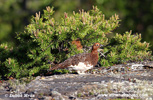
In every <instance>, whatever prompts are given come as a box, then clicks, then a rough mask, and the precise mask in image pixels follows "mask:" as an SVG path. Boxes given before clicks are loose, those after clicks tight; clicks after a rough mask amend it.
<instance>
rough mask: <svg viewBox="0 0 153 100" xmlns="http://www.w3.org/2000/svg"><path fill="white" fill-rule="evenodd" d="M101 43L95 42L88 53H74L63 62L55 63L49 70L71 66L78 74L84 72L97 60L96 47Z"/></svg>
mask: <svg viewBox="0 0 153 100" xmlns="http://www.w3.org/2000/svg"><path fill="white" fill-rule="evenodd" d="M101 46H102V45H101V44H100V43H95V44H94V45H93V46H92V50H91V52H90V53H82V54H77V55H74V56H72V57H70V58H68V59H67V60H65V61H64V62H62V63H60V64H57V65H55V66H54V67H52V68H51V70H55V69H63V68H71V69H73V70H75V71H77V73H78V74H84V72H85V71H87V70H88V69H91V68H93V67H94V66H95V65H96V64H97V62H98V58H99V56H98V51H97V50H98V49H99V48H100V47H101Z"/></svg>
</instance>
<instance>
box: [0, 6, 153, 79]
mask: <svg viewBox="0 0 153 100" xmlns="http://www.w3.org/2000/svg"><path fill="white" fill-rule="evenodd" d="M53 14H54V11H53V8H50V7H46V10H44V14H40V12H39V13H36V16H35V17H34V16H33V17H32V18H31V23H30V24H29V25H27V26H26V27H25V30H24V32H21V33H18V34H17V39H18V41H19V46H18V47H16V48H13V47H9V46H8V45H7V44H1V45H0V67H1V68H0V76H1V77H7V78H8V77H10V76H12V77H16V78H20V77H25V76H31V75H40V73H42V72H45V71H46V70H47V69H49V67H52V66H53V65H54V63H60V62H62V61H64V60H65V59H67V58H69V57H70V56H72V55H74V54H78V53H82V52H83V50H82V51H80V50H77V47H76V46H75V45H73V44H72V41H73V40H77V39H79V40H80V42H81V44H82V46H92V45H93V44H94V43H95V42H99V43H101V44H108V43H109V44H110V45H109V46H108V47H106V48H104V50H103V51H104V52H107V54H106V57H107V58H103V57H100V59H99V60H100V62H101V64H102V66H109V65H112V64H116V63H123V62H127V61H135V60H136V61H139V60H144V59H148V58H149V57H150V54H151V51H149V49H148V48H149V43H141V35H138V34H136V35H131V32H126V33H125V34H124V35H120V34H116V35H115V36H114V37H113V38H108V37H107V34H108V33H112V31H113V30H114V29H116V28H117V27H118V26H119V21H120V20H119V17H118V15H116V14H115V15H113V16H112V17H111V18H110V19H105V15H104V14H103V13H102V12H101V11H99V9H98V8H97V7H93V9H92V10H90V11H88V12H85V11H84V10H82V11H79V12H78V13H75V12H73V15H71V16H69V15H68V13H64V14H63V16H62V17H61V20H55V19H54V18H53Z"/></svg>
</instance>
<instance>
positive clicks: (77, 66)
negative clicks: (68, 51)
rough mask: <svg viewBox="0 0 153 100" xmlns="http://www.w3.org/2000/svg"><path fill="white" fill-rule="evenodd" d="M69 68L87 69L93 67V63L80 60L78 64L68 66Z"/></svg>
mask: <svg viewBox="0 0 153 100" xmlns="http://www.w3.org/2000/svg"><path fill="white" fill-rule="evenodd" d="M68 67H69V68H72V69H73V70H81V71H86V70H88V69H91V68H93V65H91V64H89V63H84V62H79V63H78V64H76V65H70V66H68Z"/></svg>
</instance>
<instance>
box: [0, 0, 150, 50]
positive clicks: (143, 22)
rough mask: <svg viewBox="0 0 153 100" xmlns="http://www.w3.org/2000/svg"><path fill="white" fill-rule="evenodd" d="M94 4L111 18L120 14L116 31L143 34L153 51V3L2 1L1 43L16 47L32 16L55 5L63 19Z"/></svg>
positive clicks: (122, 0)
mask: <svg viewBox="0 0 153 100" xmlns="http://www.w3.org/2000/svg"><path fill="white" fill-rule="evenodd" d="M93 5H95V6H98V8H99V9H100V10H101V11H102V12H103V13H104V14H105V15H106V17H107V18H109V17H110V16H111V15H113V14H115V13H116V14H118V15H119V17H120V20H121V22H120V27H119V28H117V29H116V30H115V32H117V33H121V34H123V33H124V32H125V31H130V30H132V31H133V33H141V34H142V39H143V40H142V41H147V42H149V43H150V45H152V46H151V49H152V50H153V0H0V44H1V43H6V42H8V43H9V44H10V45H12V46H16V45H17V41H16V39H15V36H16V32H22V31H24V27H25V26H26V25H28V24H29V22H30V18H31V16H32V15H33V16H35V13H36V12H38V11H40V12H41V13H42V12H43V9H46V6H54V10H55V15H54V16H55V18H56V19H57V20H60V16H62V15H63V13H64V12H67V13H69V14H72V12H73V11H76V12H78V11H79V9H80V10H81V9H84V10H85V11H87V10H89V9H92V6H93Z"/></svg>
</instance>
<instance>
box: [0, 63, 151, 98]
mask: <svg viewBox="0 0 153 100" xmlns="http://www.w3.org/2000/svg"><path fill="white" fill-rule="evenodd" d="M115 98H126V99H128V98H130V99H134V98H136V99H142V100H145V99H148V100H152V99H153V62H139V63H127V64H119V65H114V66H111V67H108V68H103V67H100V68H98V67H97V68H94V69H92V70H90V71H88V72H87V74H85V75H78V74H62V75H51V76H37V77H36V79H34V80H33V81H31V82H30V83H28V84H25V83H22V84H21V82H20V81H18V80H15V79H13V80H9V81H4V82H2V83H0V100H108V99H115Z"/></svg>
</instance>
